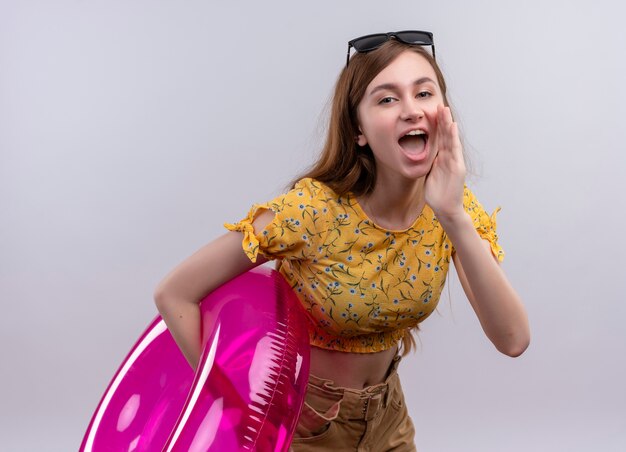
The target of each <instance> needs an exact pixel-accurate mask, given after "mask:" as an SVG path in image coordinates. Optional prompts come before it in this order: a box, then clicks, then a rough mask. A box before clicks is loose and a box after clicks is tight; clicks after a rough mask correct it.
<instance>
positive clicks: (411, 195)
mask: <svg viewBox="0 0 626 452" xmlns="http://www.w3.org/2000/svg"><path fill="white" fill-rule="evenodd" d="M425 180H426V178H425V177H421V178H419V179H417V180H408V179H404V178H399V177H395V178H385V177H381V175H379V176H377V178H376V183H375V185H374V190H373V191H372V192H371V193H369V194H368V195H365V196H363V197H361V199H360V200H359V202H360V204H361V207H363V209H364V210H365V213H366V214H367V215H368V217H369V218H370V219H372V220H373V221H374V222H375V223H376V224H377V225H378V226H381V227H384V228H386V229H391V230H404V229H407V228H409V227H410V226H411V225H413V223H415V220H416V219H417V217H418V216H419V215H420V213H421V212H422V209H423V207H424V181H425Z"/></svg>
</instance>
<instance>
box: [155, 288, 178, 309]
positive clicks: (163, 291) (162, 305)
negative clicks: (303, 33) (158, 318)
mask: <svg viewBox="0 0 626 452" xmlns="http://www.w3.org/2000/svg"><path fill="white" fill-rule="evenodd" d="M153 299H154V304H155V305H156V307H157V310H158V311H159V312H160V313H161V314H163V312H165V311H167V310H168V307H169V306H171V304H172V300H173V297H172V296H171V294H170V293H169V291H168V290H167V287H166V286H165V285H164V284H163V283H161V284H159V285H158V286H157V287H156V289H154V295H153Z"/></svg>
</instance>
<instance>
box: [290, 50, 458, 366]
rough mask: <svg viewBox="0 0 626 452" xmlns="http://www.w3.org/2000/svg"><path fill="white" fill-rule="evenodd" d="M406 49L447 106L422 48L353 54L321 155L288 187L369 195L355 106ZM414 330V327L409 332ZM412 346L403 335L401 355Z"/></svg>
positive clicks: (371, 172) (366, 155) (368, 156)
mask: <svg viewBox="0 0 626 452" xmlns="http://www.w3.org/2000/svg"><path fill="white" fill-rule="evenodd" d="M407 50H409V51H412V52H415V53H417V54H418V55H421V56H423V57H424V58H426V60H427V61H428V62H429V63H430V65H431V66H432V68H433V70H434V71H435V75H436V76H437V83H438V84H439V88H440V89H441V94H442V96H443V101H444V104H445V105H446V106H449V104H448V99H447V96H446V92H447V88H446V82H445V79H444V77H443V74H442V72H441V69H440V68H439V66H438V65H437V62H436V61H435V59H434V58H433V57H432V55H431V54H430V53H428V52H427V51H426V50H424V48H423V47H421V46H412V45H408V44H404V43H402V42H399V41H397V40H395V39H391V40H389V41H387V42H386V43H384V44H383V45H381V46H380V47H379V48H378V49H376V50H373V51H371V52H367V53H356V54H354V55H353V56H352V58H351V59H350V64H348V66H347V67H345V68H344V69H343V70H342V71H341V74H339V78H338V80H337V83H336V85H335V92H334V95H333V99H332V105H331V112H330V122H329V125H328V135H327V136H326V143H325V144H324V147H323V149H322V152H321V155H320V157H319V159H318V160H317V162H315V163H314V164H313V166H312V167H311V168H310V169H309V170H308V171H306V172H305V173H304V174H301V175H300V176H298V177H297V178H296V179H294V181H293V182H292V184H291V186H292V187H293V186H294V185H295V183H296V182H297V181H298V180H300V179H302V178H304V177H310V178H313V179H316V180H318V181H320V182H323V183H324V184H326V185H328V186H329V187H330V188H331V189H332V190H333V191H334V192H335V193H337V194H338V195H340V196H341V195H345V194H347V193H348V192H351V193H353V194H354V195H355V196H362V195H367V194H369V193H371V191H372V190H373V189H374V184H375V182H376V161H375V160H374V154H373V153H372V150H371V149H370V147H369V145H365V146H363V147H361V146H358V145H357V143H356V137H357V136H358V135H359V133H360V132H359V122H358V117H357V107H358V105H359V103H360V102H361V99H363V96H364V95H365V90H366V89H367V86H368V85H369V84H370V82H371V81H372V80H373V79H374V77H376V76H377V75H378V74H379V73H380V72H381V71H382V70H383V69H385V68H386V67H387V66H389V64H391V62H392V61H394V60H395V59H396V58H397V57H398V56H399V55H400V54H401V53H403V52H405V51H407ZM418 329H419V327H418V326H415V327H414V328H413V329H412V330H415V331H416V330H418ZM414 346H415V338H414V337H413V334H410V333H409V334H405V335H404V337H403V339H402V346H401V349H402V355H407V354H408V353H409V352H410V351H411V349H412V348H413V347H414Z"/></svg>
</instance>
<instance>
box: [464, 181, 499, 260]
mask: <svg viewBox="0 0 626 452" xmlns="http://www.w3.org/2000/svg"><path fill="white" fill-rule="evenodd" d="M463 207H464V208H465V211H466V212H467V213H469V214H470V217H471V218H472V221H473V222H474V227H475V228H476V231H477V232H478V235H480V237H481V238H482V239H484V240H487V241H488V242H489V244H490V245H491V252H492V253H493V255H494V256H495V257H496V258H497V259H498V261H499V262H502V261H503V260H504V250H503V249H502V247H501V246H500V245H499V244H498V235H497V234H496V214H497V213H498V212H499V211H500V207H498V208H497V209H496V210H495V211H494V212H493V213H492V214H491V215H488V214H487V212H485V209H484V208H483V206H482V205H481V204H480V202H479V201H478V199H476V196H474V193H472V192H471V190H470V189H469V188H467V186H466V187H465V189H464V191H463Z"/></svg>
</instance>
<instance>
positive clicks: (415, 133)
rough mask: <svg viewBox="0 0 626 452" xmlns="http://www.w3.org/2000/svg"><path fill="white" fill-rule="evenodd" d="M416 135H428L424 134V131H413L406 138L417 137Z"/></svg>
mask: <svg viewBox="0 0 626 452" xmlns="http://www.w3.org/2000/svg"><path fill="white" fill-rule="evenodd" d="M415 135H426V132H424V131H423V130H411V131H410V132H409V133H407V134H406V135H405V136H415Z"/></svg>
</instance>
